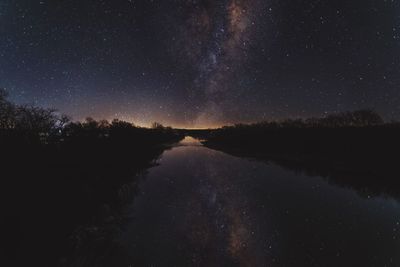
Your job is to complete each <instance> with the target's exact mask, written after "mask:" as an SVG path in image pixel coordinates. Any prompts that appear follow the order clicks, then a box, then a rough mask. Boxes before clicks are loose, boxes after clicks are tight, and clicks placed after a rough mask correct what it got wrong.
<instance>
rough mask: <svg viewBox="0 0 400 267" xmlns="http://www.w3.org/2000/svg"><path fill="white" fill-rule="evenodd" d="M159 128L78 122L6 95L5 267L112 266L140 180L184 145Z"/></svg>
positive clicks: (1, 172)
mask: <svg viewBox="0 0 400 267" xmlns="http://www.w3.org/2000/svg"><path fill="white" fill-rule="evenodd" d="M153 126H154V127H152V128H141V127H137V126H135V125H133V124H132V123H129V122H125V121H120V120H113V121H111V122H108V121H106V120H101V121H96V120H94V119H92V118H87V119H86V120H85V121H83V122H72V121H71V120H70V119H69V117H68V116H65V115H61V114H59V113H57V112H56V111H55V110H53V109H44V108H40V107H35V106H32V105H16V104H14V103H11V102H10V101H9V100H8V99H7V95H6V94H5V91H3V90H0V149H1V155H2V157H1V169H0V177H1V183H2V185H1V187H0V188H1V189H0V195H1V198H2V199H1V210H2V215H1V217H0V229H1V232H0V234H1V236H2V241H1V243H3V246H2V247H3V249H0V265H4V266H24V265H35V266H36V265H38V266H39V265H40V266H75V265H76V264H77V263H76V261H78V262H80V263H79V264H81V265H82V266H107V262H106V259H107V258H108V257H113V253H118V252H115V250H117V249H114V245H113V242H112V237H113V235H114V233H115V232H116V231H118V229H119V228H120V227H122V225H123V221H124V220H126V218H125V216H124V213H123V208H124V206H125V205H126V204H128V203H129V201H130V199H131V198H132V197H133V195H134V194H135V190H136V189H135V187H136V184H137V182H138V179H139V178H140V177H141V175H140V174H141V173H142V172H145V171H146V169H147V168H149V167H150V166H152V165H154V164H156V161H157V159H158V158H159V156H160V155H161V154H162V152H163V151H164V150H165V149H168V148H169V144H172V143H174V142H178V141H179V140H181V139H182V138H183V136H182V134H181V133H180V132H178V131H175V130H173V129H171V128H167V127H163V126H162V125H160V124H157V123H156V124H154V125H153ZM88 249H89V250H92V251H91V252H90V253H89V252H88V251H87V250H88ZM93 250H96V252H94V251H93ZM87 255H92V256H93V255H97V256H98V258H85V257H87ZM3 260H4V261H5V262H4V264H3V262H2V261H3ZM79 264H78V265H79Z"/></svg>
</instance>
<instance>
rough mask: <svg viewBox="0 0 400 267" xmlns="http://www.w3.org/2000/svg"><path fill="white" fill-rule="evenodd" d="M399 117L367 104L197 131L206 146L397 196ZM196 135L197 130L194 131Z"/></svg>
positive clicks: (368, 193) (371, 192)
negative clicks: (304, 116)
mask: <svg viewBox="0 0 400 267" xmlns="http://www.w3.org/2000/svg"><path fill="white" fill-rule="evenodd" d="M399 134H400V123H398V122H390V123H385V122H384V120H383V119H382V118H381V117H380V116H379V114H377V113H376V112H374V111H373V110H369V109H366V110H359V111H354V112H344V113H338V114H333V115H328V116H326V117H323V118H310V119H305V120H304V119H296V120H292V119H288V120H283V121H266V122H260V123H254V124H238V125H234V126H229V127H223V128H221V129H217V130H213V131H208V132H203V133H202V136H201V137H202V138H203V139H205V141H204V142H203V143H204V145H206V146H207V147H210V148H213V149H217V150H221V151H224V152H227V153H230V154H234V155H237V156H245V157H251V158H256V159H259V160H263V161H273V162H275V163H277V164H279V165H281V166H283V167H286V168H288V169H291V170H295V171H297V172H305V173H307V174H313V175H319V176H324V177H327V178H328V179H329V181H330V182H332V183H336V184H339V185H341V186H345V187H351V188H353V189H356V190H357V191H358V192H360V193H362V195H364V196H371V195H382V194H383V195H385V194H386V195H390V196H394V197H396V198H399V197H400V186H399V185H400V180H399V177H400V176H399V174H400V169H399V167H398V166H399V160H398V156H397V154H398V152H399V151H400V139H399V138H398V137H399V136H400V135H399ZM200 135H201V134H200Z"/></svg>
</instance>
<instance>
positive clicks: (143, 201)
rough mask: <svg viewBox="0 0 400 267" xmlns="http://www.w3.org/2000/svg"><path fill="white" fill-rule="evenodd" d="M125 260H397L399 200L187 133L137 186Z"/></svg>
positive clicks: (216, 262) (376, 262)
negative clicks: (217, 147) (237, 153)
mask: <svg viewBox="0 0 400 267" xmlns="http://www.w3.org/2000/svg"><path fill="white" fill-rule="evenodd" d="M127 213H128V215H129V217H130V220H129V223H128V224H127V225H126V226H125V230H124V231H123V232H122V234H121V235H120V237H119V239H118V243H119V244H120V246H121V248H122V249H123V251H124V254H126V255H125V257H127V259H126V260H125V262H129V264H130V265H131V266H400V205H399V202H398V200H395V199H393V198H390V197H368V196H361V195H360V194H359V193H357V192H355V191H354V190H351V189H348V188H344V187H339V186H335V185H332V184H330V183H328V182H327V180H326V179H324V178H322V177H316V176H313V177H310V176H306V175H304V174H298V173H295V172H292V171H289V170H286V169H284V168H282V167H279V166H277V165H273V164H266V163H263V162H258V161H254V160H249V159H244V158H238V157H234V156H230V155H227V154H225V153H222V152H218V151H214V150H211V149H208V148H206V147H204V146H202V145H201V144H200V143H199V142H198V141H197V140H195V139H193V138H190V137H187V138H185V139H184V140H183V141H182V142H181V143H180V144H179V145H177V146H175V147H173V148H172V149H170V150H168V151H165V152H164V154H163V155H162V157H161V159H160V161H159V164H158V165H157V166H155V167H153V168H151V169H150V170H149V171H148V173H147V174H146V177H145V178H144V179H143V180H142V181H141V182H140V184H139V189H138V194H137V196H136V197H135V199H134V201H133V202H132V204H131V205H130V206H129V207H128V210H127Z"/></svg>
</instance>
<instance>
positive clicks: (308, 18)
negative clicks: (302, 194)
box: [0, 0, 400, 128]
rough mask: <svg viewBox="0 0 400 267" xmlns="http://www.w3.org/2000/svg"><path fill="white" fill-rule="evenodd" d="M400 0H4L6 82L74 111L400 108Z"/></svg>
mask: <svg viewBox="0 0 400 267" xmlns="http://www.w3.org/2000/svg"><path fill="white" fill-rule="evenodd" d="M399 86H400V0H351V1H349V0H336V1H331V0H168V1H166V0H141V1H139V0H108V1H107V0H84V1H83V0H63V1H61V0H51V1H50V0H42V1H40V0H0V87H2V88H5V89H6V90H7V91H8V92H9V95H10V98H11V100H12V101H15V102H16V103H21V104H22V103H32V104H35V105H39V106H42V107H54V108H56V109H58V110H59V111H60V112H62V113H66V114H69V115H71V116H72V117H73V119H74V120H82V119H84V118H85V117H87V116H92V117H94V118H96V119H102V118H105V119H112V118H119V119H124V120H128V121H131V122H134V123H136V124H138V125H142V126H148V125H150V123H152V122H154V121H158V122H161V123H163V124H165V125H171V126H174V127H189V128H203V127H217V126H220V125H224V124H232V123H238V122H245V123H247V122H255V121H260V120H271V119H281V118H287V117H293V118H294V117H309V116H323V115H324V114H327V113H332V112H340V111H349V110H355V109H361V108H373V109H375V110H376V111H378V112H379V113H380V114H381V115H383V116H384V118H385V119H387V120H391V119H400V99H399V97H400V90H399V89H400V88H399Z"/></svg>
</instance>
